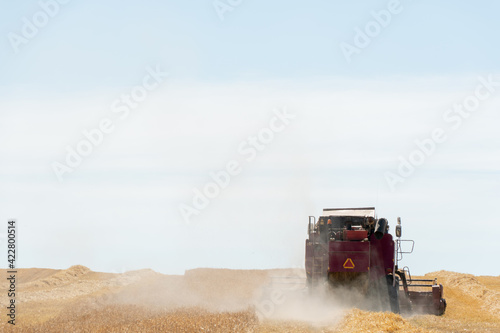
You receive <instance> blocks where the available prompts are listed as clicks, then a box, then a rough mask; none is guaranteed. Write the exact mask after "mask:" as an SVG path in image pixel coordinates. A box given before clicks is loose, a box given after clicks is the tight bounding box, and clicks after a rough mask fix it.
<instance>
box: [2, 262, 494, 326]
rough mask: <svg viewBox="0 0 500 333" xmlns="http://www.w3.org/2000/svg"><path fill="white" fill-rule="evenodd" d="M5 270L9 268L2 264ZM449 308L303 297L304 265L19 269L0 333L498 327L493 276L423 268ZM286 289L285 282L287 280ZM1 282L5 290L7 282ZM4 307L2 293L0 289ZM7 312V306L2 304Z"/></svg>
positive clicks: (4, 296)
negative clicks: (382, 308)
mask: <svg viewBox="0 0 500 333" xmlns="http://www.w3.org/2000/svg"><path fill="white" fill-rule="evenodd" d="M3 274H4V276H5V274H6V272H5V270H3ZM429 277H437V278H438V281H439V282H440V283H442V284H443V285H444V286H445V295H444V296H445V298H446V299H447V302H448V308H447V311H446V314H445V315H444V316H441V317H436V316H431V315H413V316H400V315H396V314H393V313H388V312H370V311H363V310H360V309H356V308H350V307H348V306H346V305H345V303H343V302H342V301H340V300H331V299H325V298H323V299H314V300H311V299H308V298H307V297H309V296H307V293H305V292H304V289H303V285H300V281H303V272H302V271H301V270H291V269H290V270H228V269H195V270H190V271H187V272H186V273H185V275H183V276H174V275H163V274H159V273H156V272H154V271H152V270H140V271H133V272H127V273H123V274H111V273H98V272H93V271H91V270H89V269H88V268H86V267H83V266H73V267H71V268H69V269H66V270H51V269H36V268H31V269H20V270H19V273H18V281H17V289H18V297H17V317H16V327H15V329H13V328H12V325H8V324H7V323H6V322H7V320H6V319H5V318H6V316H5V314H4V315H2V321H1V323H0V330H1V331H2V332H10V331H12V332H14V331H15V332H458V331H460V332H500V290H499V289H500V288H499V285H500V276H498V277H492V276H478V277H477V276H473V275H470V274H461V273H454V272H446V271H439V272H434V273H429V274H427V275H426V278H429ZM290 286H291V287H290ZM0 288H2V289H3V290H6V288H7V285H6V283H5V282H2V283H1V284H0ZM0 301H1V305H2V308H3V309H5V305H6V304H7V295H6V293H2V294H1V295H0ZM4 312H5V311H4Z"/></svg>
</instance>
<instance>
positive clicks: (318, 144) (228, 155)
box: [0, 0, 500, 275]
mask: <svg viewBox="0 0 500 333" xmlns="http://www.w3.org/2000/svg"><path fill="white" fill-rule="evenodd" d="M44 3H45V2H44ZM388 3H389V1H369V2H368V1H365V2H356V3H352V2H347V1H342V2H341V1H326V0H324V1H309V2H304V1H273V2H271V3H270V2H269V1H263V0H245V1H243V2H242V3H241V5H239V6H237V7H236V8H234V10H233V11H232V12H227V13H226V14H225V19H224V20H223V21H222V20H220V19H219V16H218V15H217V13H216V11H215V10H214V8H213V6H212V2H211V1H161V2H160V1H149V2H138V1H137V2H135V1H106V2H98V1H85V2H83V1H76V0H73V1H71V2H69V3H68V4H65V5H61V6H60V8H59V12H58V13H57V15H55V16H54V17H53V18H51V19H50V20H49V22H48V24H47V25H46V26H44V27H43V28H40V29H39V32H38V33H37V34H36V35H35V36H34V37H33V38H32V39H30V40H29V42H28V43H27V44H25V45H20V46H19V52H17V53H15V52H14V50H13V48H12V47H11V44H10V42H9V37H8V36H9V33H16V34H20V33H21V29H22V26H23V17H27V18H29V19H31V18H32V17H33V15H34V14H36V13H37V12H39V11H40V5H39V3H38V2H37V1H27V2H23V3H19V2H12V1H0V37H1V38H0V40H1V42H0V142H1V144H0V189H1V192H0V203H2V209H0V233H1V232H3V231H2V229H1V228H3V227H1V225H2V223H4V222H1V221H6V220H7V219H8V218H11V217H15V218H17V219H18V220H19V224H20V239H19V242H20V244H19V246H20V251H21V252H20V253H21V255H20V259H19V264H20V265H22V266H24V267H52V268H66V267H69V266H71V265H74V264H83V265H86V266H88V267H90V268H91V269H94V270H100V271H121V270H127V269H139V268H152V269H155V270H157V271H160V272H163V273H182V272H183V271H184V269H188V268H194V267H227V268H272V267H290V266H297V265H302V264H303V255H304V254H303V246H304V239H305V231H306V224H307V216H308V215H318V214H319V213H320V212H321V209H322V208H325V207H344V206H347V207H348V206H353V207H354V206H372V205H373V206H377V208H378V213H379V216H384V217H387V218H389V220H390V223H391V225H392V226H393V225H394V221H395V218H396V217H397V216H401V217H402V218H403V224H404V233H405V234H404V235H405V237H408V238H412V239H415V240H416V242H417V245H416V249H415V251H416V252H415V254H413V255H412V256H411V257H408V258H407V259H408V261H407V262H406V264H407V265H409V266H410V267H411V268H413V269H414V271H415V272H417V273H425V272H429V271H432V270H438V269H447V270H455V271H461V272H471V273H472V272H473V273H476V274H491V275H498V274H500V273H499V271H498V268H497V267H494V266H492V265H491V256H492V254H494V253H498V252H499V251H500V247H499V245H498V244H500V243H499V242H498V240H497V235H498V234H500V227H499V225H498V217H497V216H496V214H495V213H494V212H490V211H488V210H487V209H485V207H488V208H492V207H498V203H499V199H500V197H499V193H500V192H499V185H500V177H499V176H500V155H499V153H500V147H499V142H500V141H499V140H500V134H499V132H498V129H497V127H498V124H499V121H500V116H499V113H498V109H499V106H500V99H499V96H500V89H497V91H495V92H494V93H492V96H491V97H490V98H488V99H487V100H486V101H484V102H481V104H480V106H479V108H478V109H477V111H476V112H474V113H473V114H471V116H470V117H469V118H467V119H466V120H464V121H463V125H462V126H461V127H460V129H459V130H456V131H454V130H451V129H450V128H449V124H448V123H446V122H445V121H444V120H443V114H445V112H446V111H447V110H448V109H449V108H451V107H453V104H454V103H459V102H462V101H463V100H464V98H466V97H467V96H470V95H471V94H474V91H475V87H476V86H477V85H478V82H479V81H478V76H481V77H485V78H486V77H488V75H492V76H493V77H494V79H495V80H496V81H500V68H499V67H500V62H499V61H498V59H499V55H500V54H499V52H500V48H499V47H498V44H497V42H496V41H497V38H498V37H497V36H498V31H500V27H499V25H500V23H499V20H498V13H499V9H500V8H499V7H500V4H498V3H497V2H494V1H476V2H474V3H472V2H463V1H462V2H453V1H440V2H439V3H436V2H435V1H416V0H413V1H410V0H402V1H401V7H402V11H401V12H400V13H399V14H397V15H394V16H393V17H392V20H391V23H390V24H389V25H388V26H387V27H385V28H383V29H382V30H381V32H380V34H379V35H377V36H376V37H374V38H373V39H372V41H371V43H370V45H369V46H367V47H366V48H364V49H362V50H361V51H360V54H357V55H354V56H353V58H352V61H351V62H350V63H348V62H347V61H346V59H345V58H344V56H343V54H342V51H341V49H340V47H339V45H340V43H341V42H347V43H353V38H354V36H355V28H356V27H359V28H361V29H363V28H364V27H365V25H366V24H367V23H368V22H370V21H371V20H373V18H372V17H371V14H370V13H371V11H376V12H378V11H380V10H383V9H386V8H387V6H388ZM156 65H159V66H160V67H161V68H162V69H163V70H165V71H168V73H169V76H168V78H167V79H166V80H165V82H163V83H162V84H161V85H160V86H159V87H158V88H157V89H156V90H154V91H152V92H150V93H149V95H148V97H147V99H146V100H145V101H144V102H143V103H141V105H140V106H139V107H138V108H137V109H135V110H133V111H131V113H130V116H129V117H128V118H127V119H125V120H120V118H118V117H117V115H116V114H115V113H113V112H112V111H111V109H110V108H111V105H112V103H113V101H115V100H116V99H117V98H119V97H120V95H121V94H123V93H130V91H131V89H133V87H134V86H135V85H138V84H141V82H142V79H143V77H144V76H145V75H146V73H147V69H146V68H148V67H153V68H154V67H155V66H156ZM283 106H286V107H287V108H288V109H289V110H290V112H293V113H294V114H295V115H296V118H295V119H294V120H293V121H292V122H291V123H290V125H289V126H287V127H286V129H285V130H284V131H283V132H281V133H277V134H276V135H275V139H274V140H273V141H272V142H271V143H270V144H269V145H268V146H267V147H266V149H265V150H263V151H262V152H260V153H259V154H258V156H257V158H256V159H255V161H252V162H248V163H246V162H245V161H244V159H243V158H242V156H241V155H240V154H238V151H237V149H238V146H239V145H240V144H241V142H243V141H244V140H246V139H247V138H248V137H249V136H252V135H256V134H257V133H258V132H259V131H260V130H261V129H262V128H264V127H266V126H267V125H268V124H269V121H270V119H271V118H272V117H273V109H275V108H279V107H283ZM105 117H109V118H110V119H112V120H113V121H114V124H115V130H114V132H113V133H112V134H109V136H106V137H105V140H104V142H103V143H102V145H100V146H99V147H96V148H95V149H94V151H93V153H92V154H91V155H90V156H88V157H86V158H85V159H84V162H83V163H82V165H81V166H79V167H78V168H76V169H75V171H74V172H73V173H71V174H68V175H67V177H65V180H64V182H62V183H60V182H58V180H57V177H56V176H55V175H54V172H53V170H52V168H51V164H52V163H53V162H54V161H60V162H61V161H64V158H65V154H66V150H65V147H66V146H68V145H69V146H71V147H75V146H76V145H77V143H78V142H80V141H81V140H82V138H84V137H83V136H82V131H83V130H85V129H90V128H95V127H96V126H98V124H99V121H100V120H101V119H103V118H105ZM438 127H439V128H444V129H445V130H446V131H447V134H448V135H449V139H448V141H446V142H445V143H443V144H441V145H439V147H438V148H437V150H436V152H435V153H434V154H433V155H432V156H430V157H429V158H428V159H427V161H426V162H425V163H424V164H423V165H422V166H420V167H419V168H418V169H417V171H416V172H415V174H414V175H412V176H411V177H409V178H408V179H407V180H406V182H405V183H404V184H401V186H399V187H398V188H397V190H396V191H395V192H391V191H390V189H389V187H388V185H387V183H386V182H385V179H384V173H385V172H387V171H391V172H393V171H395V170H396V168H397V166H398V157H399V156H408V154H409V153H411V152H412V151H413V150H414V149H415V144H414V141H415V140H422V139H424V138H426V137H428V136H429V135H430V133H431V132H432V130H434V129H435V128H438ZM233 159H236V160H239V161H240V162H241V163H242V167H243V171H242V172H241V174H240V175H238V176H235V177H234V178H232V179H231V183H230V185H229V186H228V187H227V188H226V189H224V190H223V191H222V193H221V195H220V196H218V197H216V198H215V199H213V200H212V202H211V203H210V206H209V207H208V208H207V209H206V210H203V211H202V212H201V214H200V215H199V216H198V217H196V219H195V220H196V222H195V224H194V225H191V226H187V225H185V224H184V222H183V220H182V217H181V215H180V213H179V209H178V207H179V205H180V204H182V203H190V201H191V199H192V196H193V192H192V191H193V188H200V187H203V186H204V184H205V183H206V182H207V181H210V178H209V173H210V172H213V171H217V170H220V169H222V168H224V166H225V165H226V163H227V162H228V161H230V160H233ZM5 223H6V222H5ZM0 240H2V241H3V239H0ZM429 258H433V259H429ZM4 265H5V263H1V267H4Z"/></svg>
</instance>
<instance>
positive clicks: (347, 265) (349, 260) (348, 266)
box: [344, 258, 355, 269]
mask: <svg viewBox="0 0 500 333" xmlns="http://www.w3.org/2000/svg"><path fill="white" fill-rule="evenodd" d="M354 267H355V266H354V263H353V262H352V260H351V258H347V260H346V261H345V263H344V268H349V269H352V268H354Z"/></svg>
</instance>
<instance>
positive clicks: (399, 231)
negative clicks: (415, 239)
mask: <svg viewBox="0 0 500 333" xmlns="http://www.w3.org/2000/svg"><path fill="white" fill-rule="evenodd" d="M402 234H403V231H402V229H401V218H400V217H398V224H397V225H396V237H398V238H399V237H401V235H402Z"/></svg>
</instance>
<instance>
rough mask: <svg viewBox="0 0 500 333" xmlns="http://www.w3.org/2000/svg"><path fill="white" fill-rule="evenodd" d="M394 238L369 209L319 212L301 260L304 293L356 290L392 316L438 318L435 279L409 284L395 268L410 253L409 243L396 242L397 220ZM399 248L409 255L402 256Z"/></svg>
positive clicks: (405, 273)
mask: <svg viewBox="0 0 500 333" xmlns="http://www.w3.org/2000/svg"><path fill="white" fill-rule="evenodd" d="M395 235H396V239H395V240H394V239H393V237H392V235H391V234H390V233H389V222H388V221H387V219H385V218H377V216H376V214H375V208H373V207H368V208H334V209H324V210H323V214H322V215H321V216H320V217H319V218H318V219H317V220H316V218H315V217H314V216H310V217H309V224H308V236H309V237H308V239H307V240H306V258H305V267H306V276H307V284H308V287H309V288H310V289H311V290H313V289H314V288H315V287H317V286H319V285H324V284H328V285H330V286H332V287H334V288H335V287H343V288H356V289H357V291H359V292H360V293H362V294H364V295H366V296H367V297H368V296H370V297H376V298H378V299H379V300H380V301H381V302H380V303H381V304H384V306H385V307H387V308H390V310H391V311H393V312H396V313H399V312H412V313H414V312H419V313H431V314H436V315H441V314H443V313H444V311H445V309H446V301H445V300H444V299H443V298H442V295H443V286H442V285H441V284H437V282H436V280H435V279H434V280H423V279H412V278H411V274H410V270H409V269H408V268H407V267H404V268H403V269H400V268H399V262H400V261H401V260H402V259H403V255H404V254H407V253H411V252H413V247H414V242H413V241H412V240H403V239H401V236H402V226H401V219H400V218H398V222H397V225H396V228H395ZM405 243H406V244H408V246H407V247H409V250H403V247H405V246H403V245H404V244H405Z"/></svg>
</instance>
